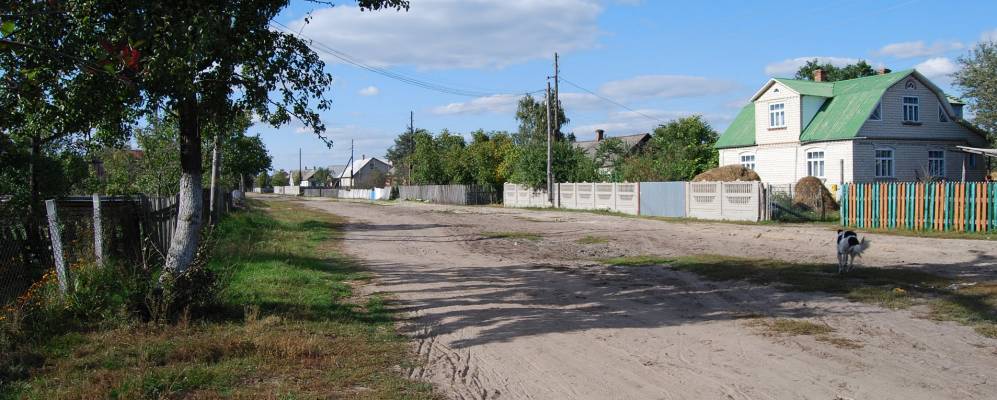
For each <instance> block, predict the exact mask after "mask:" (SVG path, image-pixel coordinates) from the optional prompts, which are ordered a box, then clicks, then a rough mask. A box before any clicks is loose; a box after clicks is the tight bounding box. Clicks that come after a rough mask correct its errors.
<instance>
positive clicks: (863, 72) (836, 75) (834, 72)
mask: <svg viewBox="0 0 997 400" xmlns="http://www.w3.org/2000/svg"><path fill="white" fill-rule="evenodd" d="M818 68H819V69H822V70H824V72H825V73H826V74H827V81H826V82H834V81H843V80H847V79H855V78H861V77H863V76H872V75H876V70H874V69H873V68H872V66H871V65H869V63H867V62H865V60H859V62H857V63H855V64H848V65H846V66H844V67H836V66H834V65H833V64H831V63H824V64H821V63H820V61H818V60H817V59H816V58H815V59H813V60H809V61H807V63H806V64H804V65H803V66H802V67H800V69H799V70H797V71H796V79H805V80H813V79H814V70H816V69H818Z"/></svg>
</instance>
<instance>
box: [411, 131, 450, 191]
mask: <svg viewBox="0 0 997 400" xmlns="http://www.w3.org/2000/svg"><path fill="white" fill-rule="evenodd" d="M409 160H410V162H411V165H412V182H413V183H415V184H417V185H427V184H428V185H438V184H442V183H444V181H443V165H442V163H441V160H440V147H439V143H438V142H437V141H436V139H435V138H433V135H432V134H430V133H428V132H417V133H416V134H415V149H414V150H413V151H412V155H411V156H410V157H409Z"/></svg>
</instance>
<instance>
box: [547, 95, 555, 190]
mask: <svg viewBox="0 0 997 400" xmlns="http://www.w3.org/2000/svg"><path fill="white" fill-rule="evenodd" d="M546 103H547V200H548V201H550V204H551V206H552V207H553V206H554V179H553V177H554V174H553V173H551V170H550V167H551V163H550V156H551V149H552V147H551V145H552V143H551V138H552V136H554V134H553V131H552V130H551V125H550V80H547V101H546Z"/></svg>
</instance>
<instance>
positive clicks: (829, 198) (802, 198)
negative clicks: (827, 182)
mask: <svg viewBox="0 0 997 400" xmlns="http://www.w3.org/2000/svg"><path fill="white" fill-rule="evenodd" d="M822 199H823V200H822ZM793 204H794V205H796V206H799V207H803V208H805V209H807V210H811V211H816V212H820V211H821V206H822V205H823V206H824V212H827V211H832V210H837V209H838V202H837V201H835V200H834V196H833V195H831V192H830V191H829V190H827V187H826V186H824V182H821V180H820V179H818V178H815V177H812V176H808V177H805V178H803V179H800V180H799V182H796V190H795V193H794V194H793Z"/></svg>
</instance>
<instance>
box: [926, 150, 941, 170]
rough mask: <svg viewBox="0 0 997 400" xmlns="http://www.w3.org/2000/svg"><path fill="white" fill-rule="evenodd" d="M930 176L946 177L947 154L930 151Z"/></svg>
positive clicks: (939, 151)
mask: <svg viewBox="0 0 997 400" xmlns="http://www.w3.org/2000/svg"><path fill="white" fill-rule="evenodd" d="M928 175H931V176H945V152H944V151H942V150H928Z"/></svg>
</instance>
